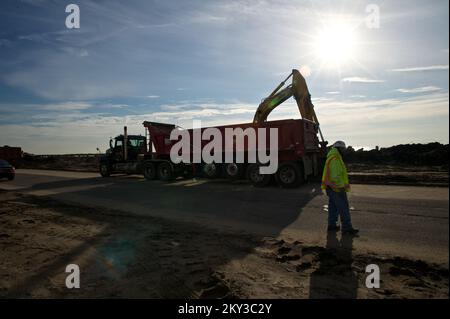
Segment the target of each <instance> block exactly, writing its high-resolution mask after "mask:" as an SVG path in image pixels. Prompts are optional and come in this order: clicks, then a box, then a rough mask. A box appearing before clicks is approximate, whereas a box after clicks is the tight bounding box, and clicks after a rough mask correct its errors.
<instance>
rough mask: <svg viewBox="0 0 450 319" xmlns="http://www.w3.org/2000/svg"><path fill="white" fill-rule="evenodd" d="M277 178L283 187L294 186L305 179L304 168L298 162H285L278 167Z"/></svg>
mask: <svg viewBox="0 0 450 319" xmlns="http://www.w3.org/2000/svg"><path fill="white" fill-rule="evenodd" d="M275 179H276V181H277V183H278V185H280V186H281V187H283V188H294V187H298V186H300V184H303V183H304V181H305V179H304V176H303V169H302V168H301V166H300V165H299V164H297V163H293V162H290V163H283V164H281V165H280V166H279V167H278V170H277V173H276V174H275Z"/></svg>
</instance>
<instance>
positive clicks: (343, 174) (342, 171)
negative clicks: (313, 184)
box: [321, 141, 358, 235]
mask: <svg viewBox="0 0 450 319" xmlns="http://www.w3.org/2000/svg"><path fill="white" fill-rule="evenodd" d="M345 149H346V146H345V143H344V142H343V141H337V142H336V143H334V144H333V146H332V147H331V150H330V151H329V152H328V154H327V160H326V162H325V167H324V169H323V175H322V186H321V188H322V189H323V190H325V191H326V193H327V196H328V231H339V229H340V227H339V226H338V225H337V221H338V216H340V218H341V224H342V233H343V234H350V235H356V234H357V233H358V230H357V229H355V228H353V226H352V220H351V216H350V209H349V205H348V198H347V192H349V191H350V184H349V182H348V174H347V168H346V167H345V163H344V161H343V159H342V154H343V152H344V151H345Z"/></svg>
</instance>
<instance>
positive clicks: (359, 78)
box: [341, 76, 384, 83]
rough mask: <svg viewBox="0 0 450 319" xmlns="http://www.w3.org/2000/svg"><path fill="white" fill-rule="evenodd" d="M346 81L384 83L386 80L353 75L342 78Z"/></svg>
mask: <svg viewBox="0 0 450 319" xmlns="http://www.w3.org/2000/svg"><path fill="white" fill-rule="evenodd" d="M341 82H344V83H383V82H384V80H377V79H370V78H365V77H359V76H353V77H347V78H343V79H341Z"/></svg>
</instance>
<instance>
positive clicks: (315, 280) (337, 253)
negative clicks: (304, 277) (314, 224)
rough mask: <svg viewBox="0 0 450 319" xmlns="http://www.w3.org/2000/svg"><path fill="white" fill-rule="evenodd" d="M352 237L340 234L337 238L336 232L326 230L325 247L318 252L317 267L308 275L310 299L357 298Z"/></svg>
mask: <svg viewBox="0 0 450 319" xmlns="http://www.w3.org/2000/svg"><path fill="white" fill-rule="evenodd" d="M353 238H354V236H352V235H342V236H341V240H339V239H338V237H337V232H328V234H327V245H326V249H325V250H324V251H322V252H321V253H320V254H319V260H318V261H319V263H320V264H319V268H318V269H316V270H315V271H314V272H313V273H312V274H311V277H310V286H309V297H310V298H311V299H323V298H330V299H331V298H339V299H355V298H357V291H358V277H357V275H356V274H355V273H354V272H353V270H352V263H353V256H352V249H353Z"/></svg>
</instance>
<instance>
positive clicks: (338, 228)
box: [327, 225, 341, 231]
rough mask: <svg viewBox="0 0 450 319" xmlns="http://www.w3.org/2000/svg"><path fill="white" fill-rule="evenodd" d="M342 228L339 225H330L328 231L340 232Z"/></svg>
mask: <svg viewBox="0 0 450 319" xmlns="http://www.w3.org/2000/svg"><path fill="white" fill-rule="evenodd" d="M340 229H341V227H339V226H337V225H328V228H327V231H339V230H340Z"/></svg>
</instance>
